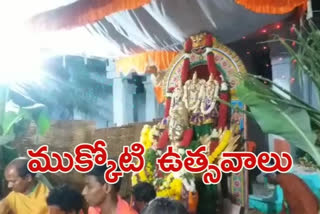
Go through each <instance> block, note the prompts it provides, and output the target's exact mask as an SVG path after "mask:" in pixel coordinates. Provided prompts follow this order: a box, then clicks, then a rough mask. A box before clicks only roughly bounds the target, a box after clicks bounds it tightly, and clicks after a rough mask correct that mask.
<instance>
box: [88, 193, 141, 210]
mask: <svg viewBox="0 0 320 214" xmlns="http://www.w3.org/2000/svg"><path fill="white" fill-rule="evenodd" d="M88 214H102V213H101V209H100V207H89V210H88ZM117 214H138V213H137V212H136V211H135V210H134V209H133V208H131V207H130V205H129V204H128V203H127V202H126V201H125V200H123V199H122V198H121V197H120V196H119V195H118V202H117Z"/></svg>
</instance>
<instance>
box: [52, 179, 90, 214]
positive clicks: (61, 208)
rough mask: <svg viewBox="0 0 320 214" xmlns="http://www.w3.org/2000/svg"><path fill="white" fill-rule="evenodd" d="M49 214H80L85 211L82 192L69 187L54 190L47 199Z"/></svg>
mask: <svg viewBox="0 0 320 214" xmlns="http://www.w3.org/2000/svg"><path fill="white" fill-rule="evenodd" d="M47 204H48V208H49V214H80V213H83V209H84V198H83V196H82V195H81V193H80V192H78V191H76V190H73V189H72V188H70V187H69V186H67V185H63V186H61V187H58V188H54V189H52V190H51V191H50V193H49V196H48V198H47Z"/></svg>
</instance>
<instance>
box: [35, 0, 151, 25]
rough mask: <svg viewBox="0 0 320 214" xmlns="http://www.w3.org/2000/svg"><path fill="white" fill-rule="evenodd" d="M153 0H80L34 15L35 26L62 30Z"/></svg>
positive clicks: (134, 7)
mask: <svg viewBox="0 0 320 214" xmlns="http://www.w3.org/2000/svg"><path fill="white" fill-rule="evenodd" d="M150 1H151V0H134V1H133V0H78V1H76V2H74V3H72V4H69V5H66V6H63V7H59V8H57V9H54V10H50V11H47V12H43V13H41V14H38V15H36V16H34V17H33V18H32V19H31V20H30V23H31V24H32V26H33V27H36V28H38V29H39V28H40V29H46V30H60V29H69V28H74V27H79V26H83V25H86V24H89V23H93V22H95V21H98V20H100V19H102V18H103V17H105V16H109V15H110V14H112V13H116V12H119V11H122V10H132V9H136V8H138V7H141V6H142V5H144V4H148V3H150Z"/></svg>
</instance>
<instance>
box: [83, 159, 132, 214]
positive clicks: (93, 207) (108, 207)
mask: <svg viewBox="0 0 320 214" xmlns="http://www.w3.org/2000/svg"><path fill="white" fill-rule="evenodd" d="M106 170H107V166H106V165H103V166H95V167H94V168H93V169H92V170H91V171H90V172H89V173H88V174H87V175H86V178H85V180H86V185H85V187H84V189H83V191H82V194H83V196H84V197H85V199H86V201H87V202H88V204H89V205H90V207H89V211H88V213H89V214H137V212H136V211H135V210H134V209H132V208H131V207H130V205H129V204H128V203H127V202H126V201H125V200H123V199H122V198H121V197H120V196H119V194H118V193H119V190H120V185H121V179H120V180H119V182H118V183H115V184H109V183H106V181H105V179H104V173H105V171H106Z"/></svg>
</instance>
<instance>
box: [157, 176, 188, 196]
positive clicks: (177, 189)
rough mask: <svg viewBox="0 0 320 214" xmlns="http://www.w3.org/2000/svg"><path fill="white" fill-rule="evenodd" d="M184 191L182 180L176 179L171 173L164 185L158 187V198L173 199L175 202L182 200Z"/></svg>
mask: <svg viewBox="0 0 320 214" xmlns="http://www.w3.org/2000/svg"><path fill="white" fill-rule="evenodd" d="M155 184H156V183H155ZM156 185H157V184H156ZM182 189H183V182H182V179H179V178H175V177H174V176H173V174H172V173H171V174H169V175H168V176H167V177H165V179H164V180H163V182H162V184H161V185H160V186H159V187H158V191H157V197H165V198H172V199H174V200H180V199H181V195H182Z"/></svg>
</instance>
